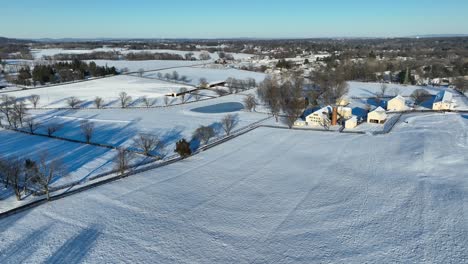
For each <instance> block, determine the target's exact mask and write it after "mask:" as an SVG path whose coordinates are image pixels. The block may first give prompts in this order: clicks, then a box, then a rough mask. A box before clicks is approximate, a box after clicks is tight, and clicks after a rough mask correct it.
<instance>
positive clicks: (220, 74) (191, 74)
mask: <svg viewBox="0 0 468 264" xmlns="http://www.w3.org/2000/svg"><path fill="white" fill-rule="evenodd" d="M173 71H177V72H178V73H179V76H182V75H185V76H187V78H188V79H189V80H191V84H193V85H198V84H199V82H200V78H202V77H203V78H206V79H207V81H208V82H216V81H225V80H226V79H228V78H230V77H232V78H236V79H241V80H245V79H247V78H253V79H255V81H256V82H257V83H260V82H262V81H263V80H264V79H265V77H266V75H265V74H264V73H259V72H251V71H243V70H237V69H232V68H210V67H184V68H177V69H173V70H164V71H158V72H149V73H146V74H145V75H144V76H147V77H153V78H154V77H156V76H157V74H158V73H159V72H160V73H162V74H163V75H164V74H166V73H172V72H173Z"/></svg>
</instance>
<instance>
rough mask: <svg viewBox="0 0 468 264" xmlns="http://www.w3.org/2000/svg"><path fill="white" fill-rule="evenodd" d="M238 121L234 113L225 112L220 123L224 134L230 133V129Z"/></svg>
mask: <svg viewBox="0 0 468 264" xmlns="http://www.w3.org/2000/svg"><path fill="white" fill-rule="evenodd" d="M238 123H239V120H238V117H237V116H236V115H231V114H227V115H226V116H224V117H223V119H222V120H221V125H222V127H223V130H224V132H226V135H230V134H231V131H232V129H233V128H234V127H235V126H236V125H237V124H238Z"/></svg>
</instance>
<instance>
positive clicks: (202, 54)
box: [198, 50, 211, 60]
mask: <svg viewBox="0 0 468 264" xmlns="http://www.w3.org/2000/svg"><path fill="white" fill-rule="evenodd" d="M198 57H199V58H200V60H209V59H211V56H210V53H208V51H205V50H203V51H202V52H200V55H198Z"/></svg>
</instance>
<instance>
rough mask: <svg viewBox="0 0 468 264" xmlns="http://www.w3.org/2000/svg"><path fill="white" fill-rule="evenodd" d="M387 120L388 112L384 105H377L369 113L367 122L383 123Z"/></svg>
mask: <svg viewBox="0 0 468 264" xmlns="http://www.w3.org/2000/svg"><path fill="white" fill-rule="evenodd" d="M386 120H387V113H386V112H385V109H383V108H382V107H380V106H379V107H377V108H376V109H375V110H374V111H372V112H370V113H369V114H367V123H375V124H383V123H385V121H386Z"/></svg>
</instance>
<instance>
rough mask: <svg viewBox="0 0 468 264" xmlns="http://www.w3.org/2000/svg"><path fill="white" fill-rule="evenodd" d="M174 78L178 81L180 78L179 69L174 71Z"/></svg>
mask: <svg viewBox="0 0 468 264" xmlns="http://www.w3.org/2000/svg"><path fill="white" fill-rule="evenodd" d="M172 79H174V80H176V81H177V80H179V73H178V72H177V71H173V72H172Z"/></svg>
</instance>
